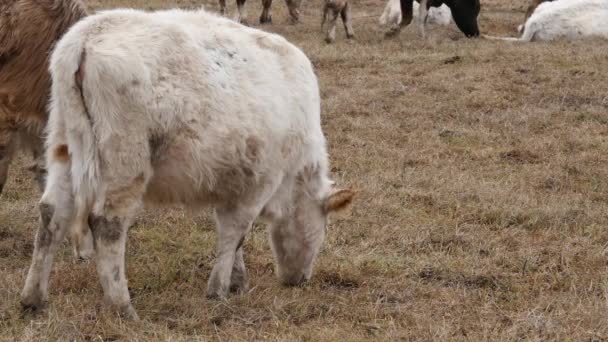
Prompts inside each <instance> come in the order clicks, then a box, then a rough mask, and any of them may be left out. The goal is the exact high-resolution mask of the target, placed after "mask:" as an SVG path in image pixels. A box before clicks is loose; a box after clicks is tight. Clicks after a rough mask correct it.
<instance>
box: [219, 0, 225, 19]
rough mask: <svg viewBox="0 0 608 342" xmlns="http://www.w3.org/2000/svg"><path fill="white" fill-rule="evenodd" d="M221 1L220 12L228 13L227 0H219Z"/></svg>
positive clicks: (222, 13)
mask: <svg viewBox="0 0 608 342" xmlns="http://www.w3.org/2000/svg"><path fill="white" fill-rule="evenodd" d="M219 2H220V14H221V15H224V14H226V0H219Z"/></svg>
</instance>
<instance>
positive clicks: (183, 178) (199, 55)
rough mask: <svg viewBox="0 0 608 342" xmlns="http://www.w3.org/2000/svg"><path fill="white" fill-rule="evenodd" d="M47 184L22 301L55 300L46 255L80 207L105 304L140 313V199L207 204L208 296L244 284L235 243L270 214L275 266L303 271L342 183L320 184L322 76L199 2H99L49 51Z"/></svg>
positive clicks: (279, 41) (291, 280)
mask: <svg viewBox="0 0 608 342" xmlns="http://www.w3.org/2000/svg"><path fill="white" fill-rule="evenodd" d="M50 68H51V75H52V80H53V85H52V95H51V109H50V119H49V128H48V138H47V146H48V150H47V163H48V168H49V174H48V182H47V184H46V188H45V191H44V194H43V196H42V198H41V200H40V205H39V208H40V226H39V228H38V233H37V236H36V240H35V251H34V254H33V257H32V265H31V267H30V270H29V273H28V276H27V280H26V283H25V287H24V289H23V292H22V296H21V303H22V305H23V306H24V308H34V309H35V308H38V307H40V306H42V305H43V304H44V303H45V302H46V300H47V297H48V280H49V274H50V270H51V264H52V259H53V254H54V252H55V251H56V250H57V248H58V244H59V242H60V241H61V239H62V236H63V234H64V233H65V231H66V226H67V225H68V224H69V222H70V220H71V219H72V218H73V217H74V215H76V213H78V212H91V216H90V225H91V230H92V231H93V235H94V238H95V248H96V257H97V270H98V273H99V277H100V280H101V285H102V287H103V290H104V294H105V298H106V300H107V301H108V302H109V304H111V305H112V306H113V307H115V308H116V309H118V310H119V311H120V312H122V313H124V314H126V315H127V316H128V317H131V318H133V319H136V318H137V314H136V312H135V310H134V309H133V307H132V306H131V303H130V297H129V292H128V289H127V279H126V277H125V262H124V256H125V244H126V237H127V229H128V227H129V226H130V224H131V222H132V220H133V217H134V215H135V214H136V213H137V211H138V209H140V207H141V206H142V205H143V204H144V203H152V204H157V205H158V204H160V205H163V204H182V205H186V206H189V207H192V208H201V207H204V206H212V207H213V208H214V210H215V218H216V223H217V233H218V243H217V252H218V254H217V261H216V264H215V266H214V267H213V271H212V272H211V276H210V279H209V282H208V289H207V295H208V296H209V297H212V298H214V297H225V296H226V295H227V294H228V292H229V289H236V290H237V291H245V290H246V289H247V275H246V270H245V264H244V262H243V247H242V245H243V240H244V239H245V235H246V233H247V232H248V231H249V229H250V228H251V225H252V222H253V221H254V219H256V217H258V216H260V217H262V218H263V219H265V220H267V221H268V222H269V223H270V240H271V246H272V249H273V252H274V256H275V260H276V269H277V275H278V277H279V278H280V279H281V281H282V282H283V283H285V284H288V285H296V284H300V283H302V282H304V281H306V280H308V279H309V278H310V276H311V273H312V268H313V263H314V261H315V258H316V256H317V254H318V252H319V249H320V246H321V244H322V242H323V239H324V234H325V226H326V224H327V217H328V214H329V213H330V212H333V211H335V210H338V209H340V208H343V207H345V206H346V205H348V204H349V203H350V201H351V199H352V197H353V192H352V191H350V190H344V189H343V190H338V189H334V188H333V186H332V181H331V180H330V179H329V177H328V175H329V165H328V164H329V162H328V157H327V150H326V143H325V137H324V135H323V132H322V130H321V120H320V97H319V89H318V83H317V78H316V76H315V74H314V72H313V68H312V65H311V63H310V61H309V60H308V58H307V57H306V56H305V55H304V53H303V52H302V51H301V50H299V49H298V48H296V47H295V46H294V45H292V44H290V43H288V42H287V41H286V40H285V39H284V38H282V37H281V36H279V35H275V34H271V33H266V32H263V31H260V30H256V29H252V28H248V27H245V26H242V25H239V24H237V23H235V22H233V21H231V20H228V19H225V18H222V17H219V16H215V15H213V14H209V13H206V12H204V11H202V10H201V11H196V12H194V11H192V12H190V11H183V10H170V11H159V12H153V13H146V12H142V11H137V10H126V9H123V10H113V11H107V12H101V13H99V14H97V15H94V16H90V17H88V18H86V19H83V20H82V21H81V22H79V23H78V24H76V25H75V26H74V27H73V28H72V29H71V30H70V31H68V33H67V34H66V35H65V37H64V38H63V39H62V40H61V41H60V42H59V43H58V44H57V47H56V48H55V50H54V52H53V54H52V57H51V67H50Z"/></svg>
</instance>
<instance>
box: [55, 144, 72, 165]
mask: <svg viewBox="0 0 608 342" xmlns="http://www.w3.org/2000/svg"><path fill="white" fill-rule="evenodd" d="M53 157H54V158H55V160H57V161H59V162H62V163H67V162H69V161H70V153H69V151H68V145H59V146H57V147H55V150H54V151H53Z"/></svg>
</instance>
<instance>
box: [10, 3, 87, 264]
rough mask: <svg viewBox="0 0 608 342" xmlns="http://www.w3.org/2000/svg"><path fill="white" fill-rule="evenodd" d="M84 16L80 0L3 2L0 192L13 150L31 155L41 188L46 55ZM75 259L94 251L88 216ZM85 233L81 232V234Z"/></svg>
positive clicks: (79, 226) (80, 225)
mask: <svg viewBox="0 0 608 342" xmlns="http://www.w3.org/2000/svg"><path fill="white" fill-rule="evenodd" d="M84 16H86V10H85V7H84V5H83V4H82V2H81V1H80V0H46V1H38V0H3V1H1V2H0V192H2V188H3V187H4V184H5V182H6V179H7V175H8V168H9V165H10V163H11V160H12V157H13V155H14V153H15V152H16V151H17V150H18V149H19V148H20V149H22V150H27V151H29V152H31V153H32V155H33V157H34V163H33V165H32V166H31V167H30V170H31V171H33V172H34V175H35V179H36V180H37V181H38V185H39V186H40V188H41V190H42V189H43V188H44V179H45V177H46V167H45V163H44V152H43V151H44V146H43V138H42V133H43V129H44V126H45V125H46V122H47V116H48V115H47V111H46V107H47V105H48V97H49V93H50V89H51V79H50V74H49V72H48V55H49V54H50V52H51V48H52V46H53V45H54V44H55V43H56V42H57V40H59V38H61V36H62V35H63V34H64V33H65V32H66V31H67V30H68V28H70V27H71V26H72V25H73V24H74V23H75V22H77V21H78V20H80V19H81V18H83V17H84ZM74 230H75V231H78V232H77V234H75V237H74V239H73V245H74V252H75V256H76V257H77V258H83V259H86V258H89V257H90V256H91V255H92V253H93V244H92V237H91V236H90V234H89V228H88V226H87V225H86V218H84V221H82V220H81V221H80V223H77V224H75V225H74ZM80 231H82V232H80Z"/></svg>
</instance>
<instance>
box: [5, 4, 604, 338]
mask: <svg viewBox="0 0 608 342" xmlns="http://www.w3.org/2000/svg"><path fill="white" fill-rule="evenodd" d="M201 3H202V2H200V1H194V0H187V1H186V0H184V1H167V0H108V1H103V0H90V1H88V6H89V7H90V9H92V10H97V9H102V8H113V7H119V6H132V7H138V8H147V9H156V8H166V7H173V6H176V5H177V6H180V7H188V8H193V7H196V6H198V5H200V4H201ZM525 3H526V1H525V0H511V1H504V0H482V12H481V15H480V29H481V31H482V32H483V33H486V34H492V35H509V36H514V35H515V34H516V26H517V25H518V24H519V23H520V22H521V20H522V19H523V13H524V10H525ZM205 6H206V8H207V9H209V10H213V11H216V10H217V9H218V8H219V6H218V4H217V3H215V2H213V1H211V0H206V2H205ZM235 7H236V5H235V3H234V2H233V1H232V0H228V8H229V11H230V14H231V15H232V13H233V11H234V10H235ZM353 7H354V13H353V14H354V22H353V23H354V29H355V33H356V40H355V41H346V39H345V38H344V33H343V30H342V27H339V29H338V34H337V40H336V43H335V44H333V45H326V44H325V43H324V42H323V35H322V33H321V32H320V29H319V26H320V20H321V18H320V12H321V2H320V1H319V0H309V1H306V2H305V3H304V5H303V11H302V12H303V13H302V23H301V24H299V25H297V26H293V25H289V24H288V23H287V11H286V7H285V4H284V3H283V2H280V1H276V2H275V4H274V6H273V20H274V24H272V25H270V26H264V27H263V29H264V30H268V31H272V32H277V33H279V34H282V35H284V36H285V37H287V38H288V39H289V40H290V41H292V42H293V43H295V44H296V45H298V46H300V47H301V48H302V49H303V50H304V51H305V52H306V53H307V54H308V56H309V57H310V59H311V60H312V62H313V64H314V66H315V68H316V72H317V75H318V77H319V80H320V87H321V93H322V100H323V102H322V106H323V110H322V122H323V128H324V131H325V133H326V136H327V139H328V144H329V151H330V157H331V162H332V172H333V176H334V178H335V179H336V181H337V182H338V184H339V185H351V186H352V187H353V188H354V189H356V190H357V191H358V197H357V198H356V201H355V202H354V205H353V206H352V207H351V208H350V209H348V210H347V211H345V212H343V213H341V214H339V215H337V216H335V217H334V218H333V219H332V222H331V224H330V225H329V226H328V234H327V239H326V242H325V244H324V247H323V250H322V252H321V254H320V256H319V259H318V261H317V264H316V267H315V271H314V274H313V278H312V281H311V282H310V283H309V284H307V285H306V286H304V287H300V288H286V287H283V286H281V285H280V284H279V282H278V281H277V279H276V277H275V275H274V271H273V259H272V254H271V251H270V246H269V244H268V241H267V235H266V230H265V227H264V226H263V225H256V226H255V227H254V229H253V231H252V232H251V233H250V234H249V235H248V236H247V239H246V241H245V253H246V255H245V262H246V264H247V266H248V270H249V275H250V285H251V286H252V290H251V291H250V293H248V294H245V295H240V296H236V295H233V296H231V297H230V298H229V299H228V300H227V301H209V300H207V299H206V297H205V291H206V285H207V279H208V276H209V273H210V271H211V267H212V265H213V262H214V255H215V250H214V246H215V231H214V224H213V221H212V218H211V215H210V212H209V211H205V212H194V213H191V212H189V211H186V210H182V209H179V208H170V209H164V210H147V211H144V212H142V213H141V214H140V215H139V216H138V220H137V223H136V225H135V226H134V227H133V228H132V229H131V231H130V240H129V242H128V252H127V254H128V255H127V275H128V278H129V286H130V290H131V293H132V296H133V304H134V307H135V309H136V310H138V313H139V315H140V317H141V318H142V321H141V322H137V323H133V322H126V321H123V320H121V319H120V318H118V317H116V316H115V315H114V314H113V313H112V312H110V311H109V310H107V309H106V308H105V307H104V306H103V305H102V293H101V287H100V284H99V282H98V278H97V274H96V271H95V267H94V264H93V263H92V262H91V263H81V264H76V263H74V262H73V261H72V255H71V249H70V246H69V245H68V244H65V245H64V248H62V249H61V250H60V252H59V253H58V256H57V258H56V262H55V268H54V272H53V275H52V279H51V285H50V305H49V308H48V310H47V311H46V312H44V313H42V314H41V315H38V316H36V317H30V316H26V317H22V316H21V312H20V308H19V293H20V291H21V287H22V286H23V283H24V279H25V275H26V272H27V268H28V266H29V263H30V258H31V253H32V249H33V245H32V241H33V235H34V231H35V229H36V227H37V217H38V212H37V209H36V203H37V200H38V197H39V193H38V191H37V190H36V188H35V185H34V182H33V180H32V179H31V176H30V175H29V173H28V172H27V171H26V170H25V164H26V163H27V162H29V160H28V159H27V158H25V157H23V158H20V159H19V160H18V161H17V162H16V163H15V164H14V165H13V167H12V169H11V180H10V182H9V183H8V184H7V187H6V188H5V191H4V193H3V194H2V197H0V340H4V341H42V340H66V341H67V340H84V341H116V340H121V341H122V340H140V341H148V340H167V341H191V340H220V341H253V340H270V341H294V340H297V341H362V340H386V341H394V340H404V341H411V340H420V341H428V340H438V341H448V340H458V341H486V340H504V341H509V340H533V341H543V340H551V341H554V340H566V341H601V340H608V324H607V322H608V306H607V303H608V269H607V268H608V267H607V266H608V256H607V255H606V253H607V251H608V250H607V248H608V229H607V228H608V153H606V152H607V151H608V81H607V80H608V42H607V41H603V40H587V41H578V42H555V43H532V44H516V43H507V42H497V41H486V40H483V39H466V38H464V36H463V35H462V34H461V33H460V32H459V31H457V29H456V28H455V26H453V27H450V28H432V29H431V30H430V33H429V35H428V39H427V40H426V41H423V40H422V39H421V38H420V37H418V35H417V30H416V29H415V28H414V27H410V28H407V29H404V31H403V32H402V33H401V35H400V36H399V37H397V38H393V39H390V40H385V39H384V38H383V35H382V33H383V31H382V30H381V29H380V28H379V26H378V24H377V20H378V17H379V16H380V14H381V13H382V10H383V7H384V2H383V1H379V0H355V1H353ZM247 8H248V14H249V19H250V22H252V23H254V24H253V26H258V25H257V18H258V16H259V13H260V11H261V3H260V1H259V0H250V1H249V2H248V3H247ZM201 96H205V95H204V94H201Z"/></svg>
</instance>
